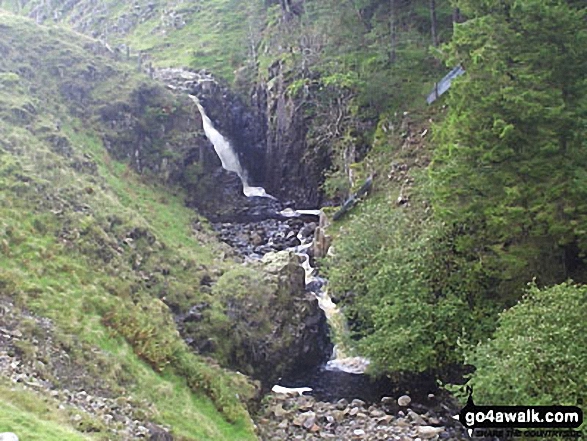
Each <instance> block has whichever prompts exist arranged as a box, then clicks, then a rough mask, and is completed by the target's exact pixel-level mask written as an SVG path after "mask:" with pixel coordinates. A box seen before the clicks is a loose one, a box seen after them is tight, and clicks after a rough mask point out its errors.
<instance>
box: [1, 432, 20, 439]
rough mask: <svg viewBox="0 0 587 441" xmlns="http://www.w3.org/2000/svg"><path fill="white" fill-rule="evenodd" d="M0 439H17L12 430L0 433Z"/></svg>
mask: <svg viewBox="0 0 587 441" xmlns="http://www.w3.org/2000/svg"><path fill="white" fill-rule="evenodd" d="M0 441H18V436H16V434H15V433H12V432H4V433H0Z"/></svg>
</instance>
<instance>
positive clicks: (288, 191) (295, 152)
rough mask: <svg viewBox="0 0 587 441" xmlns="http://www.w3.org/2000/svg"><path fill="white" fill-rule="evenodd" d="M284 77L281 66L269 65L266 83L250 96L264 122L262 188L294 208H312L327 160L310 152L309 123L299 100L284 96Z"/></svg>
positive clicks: (316, 203) (319, 153) (318, 197)
mask: <svg viewBox="0 0 587 441" xmlns="http://www.w3.org/2000/svg"><path fill="white" fill-rule="evenodd" d="M285 76H286V75H285V72H284V67H283V65H282V63H280V62H277V63H275V64H273V65H272V66H271V67H270V68H269V71H268V79H267V81H266V82H263V83H260V84H259V85H257V87H256V88H255V89H254V91H253V94H252V102H253V104H254V105H255V106H256V107H257V108H259V109H262V113H263V115H265V118H266V125H267V144H266V153H265V163H266V164H267V170H266V172H265V185H266V187H267V189H268V191H270V192H271V193H272V194H274V195H276V196H277V197H279V198H282V199H284V200H293V201H295V202H296V205H297V206H298V208H315V207H318V206H319V205H320V203H321V201H322V193H321V191H320V184H321V183H322V179H323V172H324V170H326V169H328V166H329V158H328V155H327V154H326V153H325V152H324V151H320V150H315V149H312V148H310V146H309V143H308V139H307V135H308V130H309V126H310V124H311V122H310V121H309V119H308V118H307V116H306V115H305V114H304V112H305V108H304V106H303V103H302V102H301V100H300V99H297V98H295V97H292V96H291V95H290V94H288V92H287V87H288V85H289V83H288V81H287V80H286V78H285Z"/></svg>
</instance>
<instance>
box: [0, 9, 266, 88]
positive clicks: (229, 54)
mask: <svg viewBox="0 0 587 441" xmlns="http://www.w3.org/2000/svg"><path fill="white" fill-rule="evenodd" d="M0 7H2V8H5V9H7V10H10V11H11V12H14V13H19V14H25V15H28V16H30V17H31V18H34V19H35V20H37V21H38V22H41V21H47V22H49V21H53V20H57V21H59V22H62V23H66V24H69V25H71V26H72V27H73V28H75V29H76V30H79V31H81V32H83V33H84V34H87V35H91V36H93V37H96V38H105V39H106V40H107V41H108V43H109V44H110V45H111V46H112V47H113V48H115V49H117V50H118V48H119V45H124V47H121V48H120V50H121V55H123V56H124V55H126V46H128V47H129V48H130V53H131V54H132V56H133V57H136V55H137V53H138V52H142V53H143V57H144V60H147V59H149V60H151V61H152V62H153V64H154V65H155V66H164V67H168V66H184V67H187V66H191V67H193V68H196V69H200V68H207V69H210V70H212V71H213V72H214V73H215V74H216V75H218V76H221V77H224V78H226V79H229V80H230V79H232V78H233V76H234V71H235V70H236V69H238V68H239V67H241V65H242V64H243V61H244V60H245V59H246V58H247V57H248V56H249V51H250V43H249V41H250V42H251V43H253V44H258V39H259V35H260V30H259V27H260V26H261V25H262V21H263V20H262V15H260V14H261V12H262V11H263V2H262V1H250V2H249V1H247V2H242V1H239V0H206V1H198V2H183V1H180V2H177V1H171V0H161V1H156V2H152V1H140V2H120V1H117V0H104V1H99V2H95V1H86V0H80V1H74V2H64V1H54V2H51V3H45V2H37V1H35V0H33V1H29V2H20V1H12V0H8V1H4V2H2V4H1V5H0Z"/></svg>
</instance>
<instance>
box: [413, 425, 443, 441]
mask: <svg viewBox="0 0 587 441" xmlns="http://www.w3.org/2000/svg"><path fill="white" fill-rule="evenodd" d="M443 431H444V427H432V426H418V435H419V436H421V437H422V438H424V439H430V438H434V437H435V436H436V435H438V434H440V433H441V432H443Z"/></svg>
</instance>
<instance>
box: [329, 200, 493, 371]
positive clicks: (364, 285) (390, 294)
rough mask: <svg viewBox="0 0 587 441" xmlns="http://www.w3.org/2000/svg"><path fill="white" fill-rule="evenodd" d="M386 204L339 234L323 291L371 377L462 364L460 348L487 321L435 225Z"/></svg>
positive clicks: (465, 272)
mask: <svg viewBox="0 0 587 441" xmlns="http://www.w3.org/2000/svg"><path fill="white" fill-rule="evenodd" d="M393 205H395V204H394V203H393V202H391V201H387V202H385V201H377V202H371V203H369V204H368V205H367V206H365V207H364V208H363V210H362V212H361V213H360V215H359V216H352V217H351V220H350V221H349V223H348V224H347V225H345V226H344V227H343V229H344V232H343V233H342V235H341V237H340V238H339V239H338V241H337V243H336V250H335V258H334V259H332V261H330V262H329V263H328V267H329V269H328V276H329V279H330V284H331V290H332V291H333V292H334V294H335V295H336V296H342V297H343V298H344V300H343V304H344V306H345V312H346V314H347V316H348V317H349V318H350V319H351V329H352V331H353V333H354V337H355V338H358V340H359V342H358V346H359V349H360V352H362V353H363V354H364V355H366V356H368V357H369V358H370V359H371V361H372V362H373V366H374V368H375V369H376V370H379V371H384V372H423V371H426V370H433V371H436V372H440V371H442V370H443V369H444V368H446V367H449V366H450V365H451V364H453V363H458V362H462V360H463V356H464V354H463V353H462V350H461V349H460V344H465V343H466V342H468V341H473V342H475V341H478V338H479V335H483V333H485V332H487V324H488V321H489V322H490V320H487V318H488V317H490V316H491V315H490V314H487V312H488V311H487V308H486V307H485V306H483V302H481V301H479V300H480V299H477V298H473V297H471V293H472V292H474V291H475V290H477V291H478V287H475V286H474V285H475V284H474V283H472V282H470V279H471V278H472V276H471V271H470V269H469V268H468V267H467V266H466V265H460V262H459V259H461V260H462V257H461V256H459V255H458V254H457V253H456V252H455V251H454V250H453V249H452V248H451V243H450V240H449V238H450V234H449V233H448V232H446V231H445V229H444V228H443V226H442V225H438V224H436V223H435V222H433V221H432V220H430V219H425V218H424V216H422V217H420V215H421V214H422V213H420V212H419V211H414V212H413V213H411V212H409V211H406V210H402V209H399V208H394V206H393ZM374 226H376V227H374ZM479 317H484V318H483V319H478V318H479Z"/></svg>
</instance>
